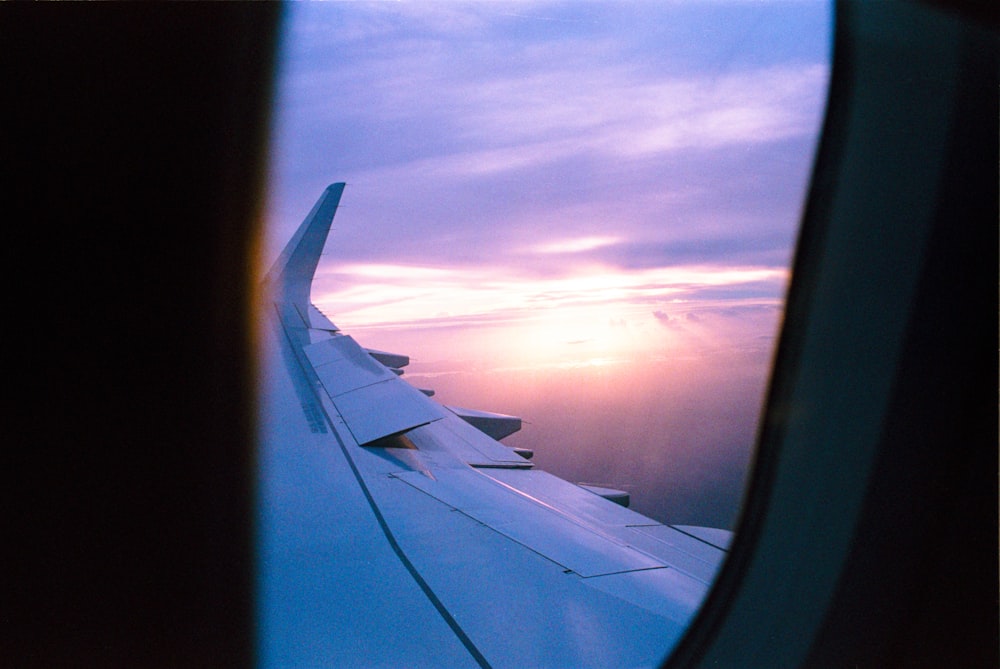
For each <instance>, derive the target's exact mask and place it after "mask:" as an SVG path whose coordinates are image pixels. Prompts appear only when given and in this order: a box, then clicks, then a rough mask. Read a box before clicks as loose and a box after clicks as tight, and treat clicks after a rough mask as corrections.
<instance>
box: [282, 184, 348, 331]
mask: <svg viewBox="0 0 1000 669" xmlns="http://www.w3.org/2000/svg"><path fill="white" fill-rule="evenodd" d="M343 193H344V183H342V182H341V183H335V184H330V185H329V186H327V188H326V190H324V191H323V194H322V195H320V197H319V200H317V201H316V205H315V206H314V207H313V208H312V211H310V212H309V215H308V216H306V219H305V220H304V221H302V225H300V226H299V229H298V230H296V231H295V234H294V235H293V236H292V238H291V239H290V240H289V242H288V244H287V245H286V246H285V249H284V250H283V251H282V252H281V255H280V256H278V259H277V260H276V261H275V263H274V265H273V266H272V267H271V270H270V271H269V272H268V273H267V277H266V278H265V281H266V282H267V283H268V284H269V285H271V286H272V287H273V289H274V290H275V291H276V293H277V296H278V299H280V300H281V301H284V302H291V303H292V304H294V305H296V306H297V307H298V308H299V310H300V312H301V313H306V311H307V310H308V308H309V292H310V288H311V287H312V281H313V275H314V274H315V273H316V266H317V265H318V264H319V257H320V254H321V253H322V252H323V245H324V244H325V243H326V237H327V235H328V234H329V232H330V225H331V224H332V223H333V216H334V214H336V213H337V206H338V205H339V204H340V196H341V195H343Z"/></svg>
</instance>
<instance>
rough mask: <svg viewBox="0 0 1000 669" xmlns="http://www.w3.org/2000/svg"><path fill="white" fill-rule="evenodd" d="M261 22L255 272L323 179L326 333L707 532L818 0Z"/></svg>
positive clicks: (545, 460) (802, 127)
mask: <svg viewBox="0 0 1000 669" xmlns="http://www.w3.org/2000/svg"><path fill="white" fill-rule="evenodd" d="M285 18H286V22H285V26H284V43H283V51H282V59H281V64H280V72H279V84H278V97H277V100H276V104H275V117H274V134H273V142H272V151H271V152H272V172H271V179H270V190H269V206H268V226H269V228H268V243H267V253H266V255H267V258H268V259H271V258H273V257H275V256H276V255H277V253H278V251H279V250H280V248H281V247H282V246H283V245H284V243H285V241H286V240H287V239H288V238H289V236H290V235H291V234H292V232H293V231H294V229H295V227H296V226H297V225H298V224H299V223H300V222H301V220H302V218H303V217H304V215H305V214H306V213H307V212H308V211H309V209H310V208H311V207H312V204H313V202H314V201H315V199H316V198H317V197H318V196H319V194H320V193H321V192H322V190H323V188H324V187H325V186H326V185H327V184H329V183H331V182H334V181H347V182H348V187H347V190H346V191H345V194H344V198H343V200H342V205H341V209H340V211H339V212H338V214H337V219H336V221H335V223H334V230H333V232H332V233H331V238H330V241H329V243H328V245H327V255H326V256H325V258H324V260H323V262H322V263H321V265H320V268H319V272H318V275H317V281H316V283H315V285H314V289H313V296H314V300H315V301H316V303H317V305H318V306H319V307H320V308H321V309H323V310H324V311H325V312H326V313H327V314H328V315H329V316H330V317H331V319H332V320H333V321H334V322H335V323H337V324H338V325H339V326H340V327H341V328H343V329H344V330H345V331H347V332H348V333H350V334H353V335H355V337H356V338H357V339H358V340H359V341H360V342H361V343H362V344H364V345H367V346H371V347H376V348H385V349H389V350H396V351H399V352H403V353H408V354H410V355H411V357H412V358H413V359H414V363H413V365H412V366H411V367H410V368H409V369H408V371H407V375H406V377H404V378H408V379H409V380H411V381H412V382H413V383H414V384H416V385H420V386H422V387H432V388H435V389H436V390H437V391H438V398H439V399H441V400H442V401H444V402H446V403H452V404H464V405H466V406H472V407H474V408H479V409H485V410H494V411H501V412H506V413H518V414H520V415H523V416H524V417H525V418H526V419H528V420H530V421H531V424H530V425H527V426H526V427H525V428H524V430H523V431H522V432H521V433H520V434H518V435H515V436H514V437H512V438H510V439H508V440H507V442H508V443H511V444H512V445H527V446H530V447H533V448H535V450H536V452H537V453H538V455H537V456H536V462H537V463H538V464H539V466H542V467H543V468H545V469H547V470H549V471H552V472H553V473H557V474H560V475H562V476H565V477H566V478H570V479H571V480H576V481H582V480H585V479H586V480H587V481H588V482H591V483H604V484H610V485H615V486H617V487H624V488H630V487H631V488H632V489H633V490H632V491H633V497H634V499H635V504H634V508H637V509H638V510H640V511H643V512H646V513H649V514H651V515H654V516H656V517H658V519H666V518H663V517H662V516H671V517H670V518H669V520H671V521H673V522H682V523H683V522H688V523H693V524H715V525H721V526H730V525H731V523H732V521H733V517H734V514H735V509H736V506H737V505H738V500H739V494H740V491H739V485H740V481H741V480H742V477H743V475H744V473H745V469H746V465H747V462H748V458H749V454H750V447H751V445H752V440H753V434H754V430H755V425H756V419H757V418H756V416H757V411H758V408H759V403H760V397H761V393H762V392H763V389H764V386H765V384H766V378H767V373H768V370H769V360H770V355H771V352H772V348H773V341H774V335H775V334H776V328H777V326H778V323H779V321H780V313H781V303H782V296H783V294H784V290H785V287H786V285H787V281H788V269H787V266H788V262H789V258H790V255H791V251H792V247H793V243H794V236H795V232H796V228H797V222H798V216H799V213H800V208H801V205H802V201H803V198H804V192H805V187H806V184H807V180H808V172H809V168H810V165H811V161H812V156H813V151H814V148H815V141H816V136H817V133H818V129H819V124H820V122H821V118H822V111H823V104H824V102H825V97H826V84H827V76H828V52H829V48H830V44H829V35H830V8H829V7H828V6H827V5H826V4H825V3H819V2H804V1H803V2H789V3H775V2H768V3H756V2H753V3H751V2H736V3H724V2H702V3H687V2H685V3H672V2H656V3H652V2H650V3H634V4H624V3H610V4H604V3H572V4H564V3H515V4H509V3H491V2H477V3H461V4H460V3H440V4H432V3H377V4H367V3H333V4H328V3H315V4H314V3H301V4H291V5H289V7H288V8H287V15H286V17H285ZM647 479H648V480H647ZM657 485H660V486H661V487H663V486H666V487H668V488H669V491H672V492H668V493H665V492H664V491H663V490H662V489H659V488H657ZM651 487H652V489H651ZM732 488H735V490H731V489H732ZM716 489H717V490H716ZM678 490H680V491H682V492H684V491H686V493H687V497H684V496H683V495H680V493H678V492H677V491H678ZM705 490H709V491H710V492H711V491H713V490H715V491H716V493H717V494H716V497H715V498H713V499H714V501H705V500H706V499H708V497H706V495H705V494H703V493H704V491H705ZM719 495H722V497H721V498H720V497H719ZM640 497H641V498H642V499H640ZM654 498H655V500H656V501H655V503H654V502H653V499H654ZM723 498H724V499H723Z"/></svg>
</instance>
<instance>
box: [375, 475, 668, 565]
mask: <svg viewBox="0 0 1000 669" xmlns="http://www.w3.org/2000/svg"><path fill="white" fill-rule="evenodd" d="M435 476H436V479H430V478H428V477H427V476H424V475H423V474H420V473H418V472H403V473H400V474H396V475H395V477H396V478H398V479H401V480H403V481H405V482H406V483H409V484H410V485H412V486H413V487H415V488H417V489H418V490H421V491H423V492H425V493H427V494H428V495H430V496H431V497H434V498H435V499H437V500H438V501H440V502H442V503H444V504H447V505H448V506H450V507H452V508H455V509H457V510H459V511H461V512H462V513H464V514H466V515H468V516H470V517H472V518H474V519H476V520H478V521H479V522H481V523H483V524H484V525H486V526H488V527H489V528H490V529H492V530H495V531H496V532H499V533H500V534H503V535H504V536H506V537H508V538H510V539H513V540H514V541H516V542H517V543H519V544H521V545H523V546H525V547H527V548H529V549H531V550H533V551H535V552H536V553H538V554H540V555H542V556H544V557H547V558H548V559H550V560H552V561H553V562H555V563H557V564H559V565H560V566H562V567H563V568H565V569H570V570H572V571H573V572H575V573H577V574H579V575H581V576H584V577H589V576H598V575H600V574H613V573H616V572H622V571H630V570H633V569H655V568H658V567H663V566H664V563H663V562H661V561H659V560H656V559H654V558H652V557H651V556H649V555H646V554H645V553H642V552H640V551H638V550H635V549H633V548H631V547H629V546H627V545H624V544H622V543H619V542H617V541H615V540H614V539H612V538H611V537H608V536H606V535H604V534H602V533H600V532H599V531H598V530H596V529H595V528H593V527H587V526H583V525H580V524H578V523H577V522H574V521H573V519H572V518H571V517H569V516H568V515H567V514H565V513H563V512H561V510H559V509H557V508H555V507H552V506H550V505H548V504H545V503H544V502H541V501H540V500H537V499H533V498H531V497H529V496H527V495H525V494H523V493H519V492H517V491H516V490H514V489H512V488H509V487H505V486H503V485H500V484H498V483H497V482H496V481H495V480H493V479H491V478H489V477H486V476H483V475H482V474H480V473H479V472H477V471H475V470H462V469H452V470H445V471H442V472H438V473H436V474H435Z"/></svg>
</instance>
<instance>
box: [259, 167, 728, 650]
mask: <svg viewBox="0 0 1000 669" xmlns="http://www.w3.org/2000/svg"><path fill="white" fill-rule="evenodd" d="M343 190H344V184H334V185H332V186H330V187H329V188H327V189H326V191H325V192H324V193H323V195H322V196H321V197H320V199H319V201H318V202H317V204H316V206H315V207H314V208H313V210H312V212H311V213H310V214H309V216H308V217H307V218H306V220H305V222H304V223H303V224H302V226H301V227H300V229H299V230H298V232H297V233H296V234H295V235H294V237H293V238H292V240H291V241H290V242H289V244H288V247H287V248H286V249H285V251H284V252H283V253H282V255H281V256H280V258H279V259H278V261H277V262H276V264H275V266H274V267H273V268H272V270H271V271H270V273H269V274H268V275H267V280H266V283H267V287H268V290H269V295H270V299H269V302H268V304H267V312H268V313H267V317H268V320H269V321H270V323H269V324H268V326H267V327H266V328H265V332H264V333H263V338H264V340H265V341H264V343H265V350H266V352H267V357H266V359H265V361H264V365H263V370H262V393H261V399H262V407H261V416H262V419H261V420H262V425H261V447H260V471H261V479H260V486H259V500H260V501H259V504H260V512H259V537H260V539H259V547H260V548H259V554H258V574H259V594H260V597H259V599H258V601H259V602H260V604H259V621H258V622H259V625H260V634H259V639H260V642H259V643H260V648H259V649H258V650H259V659H260V664H261V666H265V667H301V666H362V667H421V666H434V667H445V666H446V667H463V666H471V667H474V666H480V667H633V666H634V667H646V666H656V665H657V664H659V662H660V661H661V660H662V659H663V657H664V656H665V654H666V653H667V652H669V650H670V649H671V647H672V646H673V645H674V644H675V643H676V642H677V640H678V639H679V637H680V635H681V634H682V633H683V631H684V630H685V628H686V626H687V624H688V622H689V621H690V620H691V618H692V616H693V614H694V613H695V611H696V610H697V608H698V606H699V604H700V603H701V601H702V599H703V597H704V595H705V593H706V592H707V589H708V587H709V585H710V583H711V582H712V579H713V576H714V574H715V572H716V570H717V569H718V567H719V565H720V563H721V561H722V559H723V557H724V555H725V553H724V551H723V550H722V549H721V548H720V546H725V545H726V536H727V535H726V533H724V532H722V531H720V530H712V531H710V530H706V529H704V528H690V527H685V528H682V529H675V528H673V527H670V526H667V525H662V524H660V523H657V522H655V521H653V520H650V519H649V518H646V517H644V516H642V515H640V514H638V513H635V512H633V511H630V510H629V509H627V508H623V507H622V506H620V505H619V504H616V503H614V502H612V501H609V500H608V499H605V498H604V497H602V496H601V495H600V494H595V492H593V491H591V490H588V489H585V488H583V487H580V486H577V485H573V484H571V483H568V482H566V481H563V480H561V479H559V478H557V477H555V476H552V475H550V474H547V473H546V472H543V471H539V470H537V469H534V468H533V465H532V463H531V462H530V461H529V460H527V459H525V457H523V456H524V455H525V453H522V452H517V451H515V450H514V449H512V448H509V447H507V446H504V445H503V444H501V443H500V442H499V441H497V440H496V439H495V438H494V436H499V437H502V436H504V435H506V434H510V432H512V431H514V430H516V429H517V428H518V427H520V419H518V418H516V417H513V416H504V415H501V414H489V413H486V412H482V411H475V410H470V409H460V408H457V407H444V406H442V405H440V404H438V403H436V402H435V401H434V400H432V399H430V398H429V397H428V396H427V394H426V392H425V391H421V390H419V389H417V388H415V387H413V386H411V385H410V384H409V383H407V382H406V381H405V380H404V379H403V378H401V376H400V373H401V371H400V368H401V367H403V366H405V365H406V364H407V363H408V362H409V360H408V358H407V357H406V356H403V355H398V354H394V353H387V352H384V351H373V350H368V349H365V348H363V347H362V346H361V345H359V344H358V343H357V342H355V341H354V339H353V338H351V337H350V336H348V335H346V334H344V333H341V332H340V330H339V329H338V328H337V327H336V326H335V325H333V323H332V322H331V321H330V320H329V319H328V318H326V316H324V315H323V314H322V313H320V312H319V310H318V309H316V308H315V307H314V306H313V305H312V304H311V303H310V297H309V292H310V285H311V283H312V278H313V274H314V272H315V270H316V266H317V264H318V261H319V256H320V253H321V251H322V248H323V246H324V244H325V242H326V238H327V234H328V232H329V229H330V225H331V222H332V219H333V215H334V213H335V212H336V209H337V206H338V204H339V201H340V198H341V195H342V193H343ZM477 428H478V429H477ZM490 435H493V436H490ZM527 455H529V456H530V454H527ZM610 492H614V491H610Z"/></svg>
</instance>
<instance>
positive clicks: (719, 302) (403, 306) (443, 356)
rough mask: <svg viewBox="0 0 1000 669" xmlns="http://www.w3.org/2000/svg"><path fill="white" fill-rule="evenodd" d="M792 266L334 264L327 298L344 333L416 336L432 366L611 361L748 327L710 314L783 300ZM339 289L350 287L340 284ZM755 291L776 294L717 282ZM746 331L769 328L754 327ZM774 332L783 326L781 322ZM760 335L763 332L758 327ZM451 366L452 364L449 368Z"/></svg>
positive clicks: (699, 343)
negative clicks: (543, 273)
mask: <svg viewBox="0 0 1000 669" xmlns="http://www.w3.org/2000/svg"><path fill="white" fill-rule="evenodd" d="M787 278H788V271H787V270H785V269H777V268H773V267H711V266H700V265H692V266H680V267H661V268H651V269H641V270H633V271H620V270H618V271H616V270H613V269H610V268H607V267H603V268H601V267H595V268H590V271H586V270H585V269H578V270H576V272H575V273H573V274H568V275H564V276H555V277H547V278H537V277H529V276H525V275H523V274H519V273H518V272H516V271H514V270H506V271H505V270H503V269H502V268H473V269H465V268H434V267H417V266H404V265H384V264H380V265H367V264H352V265H341V266H335V267H329V268H325V269H324V270H323V271H322V278H320V279H319V280H318V281H317V287H316V290H315V293H316V302H317V305H318V306H319V307H320V309H322V310H323V311H324V312H326V313H328V314H329V315H330V316H331V318H333V319H334V321H335V322H336V323H337V324H338V325H339V326H340V327H341V328H343V329H344V330H345V331H347V332H349V333H352V334H358V335H363V337H364V340H365V341H366V342H367V343H369V344H370V345H373V346H376V347H380V346H388V347H391V348H393V349H395V350H400V348H401V347H402V346H404V345H406V343H408V341H409V340H410V339H411V337H410V336H408V333H409V334H412V333H416V332H421V333H423V334H424V335H426V334H427V332H428V330H437V331H438V333H437V335H436V336H434V337H429V338H428V337H426V336H423V337H414V338H413V343H414V345H415V346H417V347H418V348H417V349H416V350H413V349H410V350H406V351H401V352H405V353H408V354H409V355H411V356H412V357H414V358H415V359H421V360H424V361H433V360H439V361H450V362H456V361H468V360H485V361H489V363H490V364H491V365H493V366H494V367H495V368H524V367H532V368H543V367H575V366H607V365H612V364H616V363H622V362H632V361H636V360H639V359H649V358H653V357H656V356H662V355H665V354H667V353H669V354H670V355H683V354H685V353H684V351H686V350H688V349H691V348H692V347H706V346H709V347H711V346H713V345H714V344H713V343H712V342H713V340H716V339H720V338H721V339H725V338H729V337H731V336H733V333H727V332H722V333H720V331H719V328H723V329H724V328H725V327H730V328H734V327H735V328H737V329H739V323H740V321H739V319H736V320H735V321H733V319H729V321H733V322H732V323H730V324H729V325H728V326H726V325H725V324H723V323H721V322H715V323H713V324H712V327H711V328H706V327H705V323H704V322H703V319H702V318H700V317H699V316H698V314H699V313H702V314H705V313H710V312H714V311H718V310H720V309H721V310H730V311H731V310H733V309H740V308H747V307H761V306H764V307H773V308H775V309H777V308H778V307H779V306H780V295H781V294H782V292H783V287H784V284H785V282H786V281H787ZM338 284H339V287H338ZM761 285H763V286H765V287H766V288H765V289H759V290H758V291H754V292H757V293H768V294H770V295H772V296H773V297H767V296H764V297H750V298H747V297H731V298H719V297H714V298H712V299H706V298H704V297H701V296H700V295H699V293H700V292H701V291H704V290H706V289H710V290H713V291H715V292H718V291H719V290H720V289H722V290H725V289H733V290H737V289H739V288H741V287H743V288H745V287H747V286H758V287H759V286H761ZM746 327H747V333H746V336H747V337H752V336H759V335H769V334H771V331H770V330H769V329H768V328H766V327H765V328H763V329H761V326H760V324H757V323H754V324H751V323H749V322H748V323H747V324H746ZM769 327H773V319H772V324H771V325H770V326H769ZM758 330H759V331H758ZM445 366H447V365H445Z"/></svg>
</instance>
